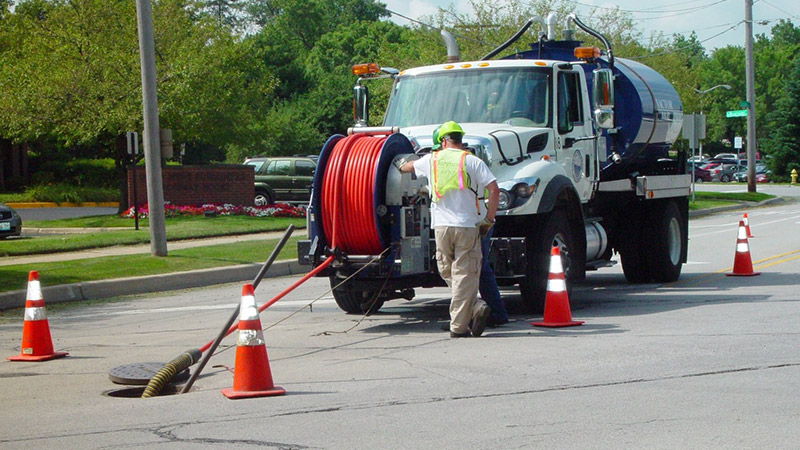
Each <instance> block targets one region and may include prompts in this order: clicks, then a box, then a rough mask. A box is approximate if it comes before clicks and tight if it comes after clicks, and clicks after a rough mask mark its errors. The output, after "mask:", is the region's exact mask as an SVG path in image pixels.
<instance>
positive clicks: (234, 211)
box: [120, 203, 306, 219]
mask: <svg viewBox="0 0 800 450" xmlns="http://www.w3.org/2000/svg"><path fill="white" fill-rule="evenodd" d="M149 212H150V210H149V209H148V207H147V205H141V206H139V207H138V208H137V211H136V213H137V214H138V215H139V218H140V219H144V218H147V216H148V213H149ZM207 214H217V215H220V216H250V217H305V216H306V210H305V208H302V207H297V206H292V205H289V204H286V203H276V204H274V205H267V206H238V205H231V204H227V203H226V204H219V203H208V204H204V205H201V206H177V205H172V204H170V203H165V204H164V215H165V216H166V217H178V216H203V215H207ZM120 217H127V218H131V219H132V218H133V207H131V208H128V209H127V210H126V211H125V212H123V213H122V214H120Z"/></svg>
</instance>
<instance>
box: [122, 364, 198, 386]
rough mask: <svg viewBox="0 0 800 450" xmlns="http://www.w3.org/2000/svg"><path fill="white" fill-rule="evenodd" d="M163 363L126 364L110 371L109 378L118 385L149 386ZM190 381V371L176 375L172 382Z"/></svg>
mask: <svg viewBox="0 0 800 450" xmlns="http://www.w3.org/2000/svg"><path fill="white" fill-rule="evenodd" d="M164 364H165V363H161V362H143V363H136V364H126V365H124V366H117V367H114V368H113V369H111V370H109V371H108V378H110V379H111V381H113V382H114V383H116V384H131V385H136V386H147V383H149V382H150V379H151V378H153V377H154V376H155V374H156V373H158V371H159V370H161V369H162V368H163V367H164ZM188 379H189V369H186V370H184V371H183V372H180V373H177V374H175V376H174V377H172V380H171V381H172V382H180V381H186V380H188Z"/></svg>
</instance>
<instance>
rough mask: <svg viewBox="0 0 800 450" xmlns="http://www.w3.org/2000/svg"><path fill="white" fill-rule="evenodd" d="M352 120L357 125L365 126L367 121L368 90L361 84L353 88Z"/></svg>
mask: <svg viewBox="0 0 800 450" xmlns="http://www.w3.org/2000/svg"><path fill="white" fill-rule="evenodd" d="M353 121H354V122H355V126H357V127H365V126H367V124H368V123H369V90H368V89H367V87H366V86H362V85H361V84H356V86H355V87H354V88H353Z"/></svg>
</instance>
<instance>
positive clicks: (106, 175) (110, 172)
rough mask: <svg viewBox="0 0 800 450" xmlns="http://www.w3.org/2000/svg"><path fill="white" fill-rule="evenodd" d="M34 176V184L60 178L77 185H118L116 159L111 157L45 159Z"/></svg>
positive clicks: (111, 186) (50, 181)
mask: <svg viewBox="0 0 800 450" xmlns="http://www.w3.org/2000/svg"><path fill="white" fill-rule="evenodd" d="M54 174H57V177H56V176H55V175H54ZM33 177H34V178H33V179H34V180H35V183H34V184H47V183H52V182H53V181H54V180H55V179H58V181H60V182H62V183H68V184H74V185H76V186H91V187H101V188H113V187H115V186H117V185H118V179H117V172H116V170H115V168H114V160H113V159H111V158H105V159H73V160H69V161H66V162H65V161H56V160H49V161H44V162H42V163H41V164H40V167H39V170H37V171H36V173H34V175H33Z"/></svg>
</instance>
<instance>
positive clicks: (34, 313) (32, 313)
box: [25, 307, 47, 320]
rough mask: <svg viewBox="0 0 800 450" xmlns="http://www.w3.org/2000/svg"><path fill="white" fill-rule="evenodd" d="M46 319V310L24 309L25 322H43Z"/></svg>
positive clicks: (42, 308)
mask: <svg viewBox="0 0 800 450" xmlns="http://www.w3.org/2000/svg"><path fill="white" fill-rule="evenodd" d="M44 319H47V310H46V309H44V307H39V308H25V320H44Z"/></svg>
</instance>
